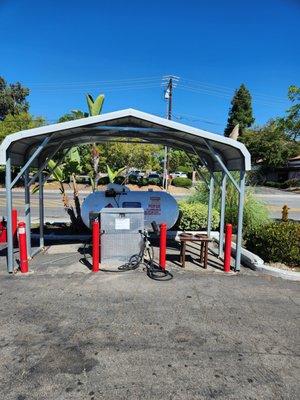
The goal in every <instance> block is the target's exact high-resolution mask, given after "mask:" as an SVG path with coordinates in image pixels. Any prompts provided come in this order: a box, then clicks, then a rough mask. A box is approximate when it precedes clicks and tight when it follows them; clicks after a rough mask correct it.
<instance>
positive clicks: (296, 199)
mask: <svg viewBox="0 0 300 400" xmlns="http://www.w3.org/2000/svg"><path fill="white" fill-rule="evenodd" d="M254 193H255V196H256V197H257V198H258V199H260V200H261V201H263V202H264V203H265V204H266V205H267V207H268V209H269V211H270V215H271V217H272V218H280V217H281V210H282V207H283V205H284V204H286V205H287V206H288V207H289V208H290V210H289V217H290V218H291V219H296V220H300V194H295V193H290V192H285V191H283V190H278V189H273V188H265V187H257V188H255V189H254ZM87 195H88V192H86V193H84V194H82V195H81V200H83V199H84V197H86V196H87ZM69 196H70V198H72V194H71V193H70V194H69ZM5 197H6V194H5V191H3V190H2V191H1V192H0V215H6V211H5ZM175 198H176V199H177V200H179V199H183V198H184V196H175ZM23 199H24V192H23V191H20V190H19V191H14V194H13V206H14V207H15V208H17V209H18V211H19V213H20V215H21V216H23V215H24V210H23V207H24V200H23ZM38 204H39V202H38V194H35V195H32V216H33V220H34V219H36V218H37V217H38ZM45 218H46V220H47V219H48V220H57V219H59V220H68V217H67V216H66V214H65V212H64V209H63V207H62V203H61V196H60V193H59V192H58V191H57V192H56V191H46V192H45Z"/></svg>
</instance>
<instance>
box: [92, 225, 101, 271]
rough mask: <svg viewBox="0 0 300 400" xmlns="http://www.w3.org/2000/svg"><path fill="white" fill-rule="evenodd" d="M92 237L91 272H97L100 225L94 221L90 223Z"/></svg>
mask: <svg viewBox="0 0 300 400" xmlns="http://www.w3.org/2000/svg"><path fill="white" fill-rule="evenodd" d="M92 237H93V240H92V242H93V248H92V253H93V266H92V271H93V272H98V271H99V249H100V224H99V221H97V220H94V221H93V222H92Z"/></svg>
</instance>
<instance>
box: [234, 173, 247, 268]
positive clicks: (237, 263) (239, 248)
mask: <svg viewBox="0 0 300 400" xmlns="http://www.w3.org/2000/svg"><path fill="white" fill-rule="evenodd" d="M245 182H246V172H245V171H240V191H239V202H238V224H237V235H236V254H235V266H234V270H235V271H239V270H240V268H241V252H242V240H243V214H244V200H245Z"/></svg>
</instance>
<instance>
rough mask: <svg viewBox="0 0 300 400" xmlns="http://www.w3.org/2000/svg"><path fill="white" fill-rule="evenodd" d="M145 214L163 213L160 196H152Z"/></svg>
mask: <svg viewBox="0 0 300 400" xmlns="http://www.w3.org/2000/svg"><path fill="white" fill-rule="evenodd" d="M145 215H161V198H160V197H158V196H153V197H150V200H149V203H148V207H147V209H146V210H145Z"/></svg>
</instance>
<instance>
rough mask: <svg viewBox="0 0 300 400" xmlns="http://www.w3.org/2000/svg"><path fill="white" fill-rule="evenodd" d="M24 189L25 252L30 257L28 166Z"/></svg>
mask: <svg viewBox="0 0 300 400" xmlns="http://www.w3.org/2000/svg"><path fill="white" fill-rule="evenodd" d="M24 189H25V224H26V240H27V254H28V256H29V257H31V209H30V182H29V168H28V169H26V171H25V173H24Z"/></svg>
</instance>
